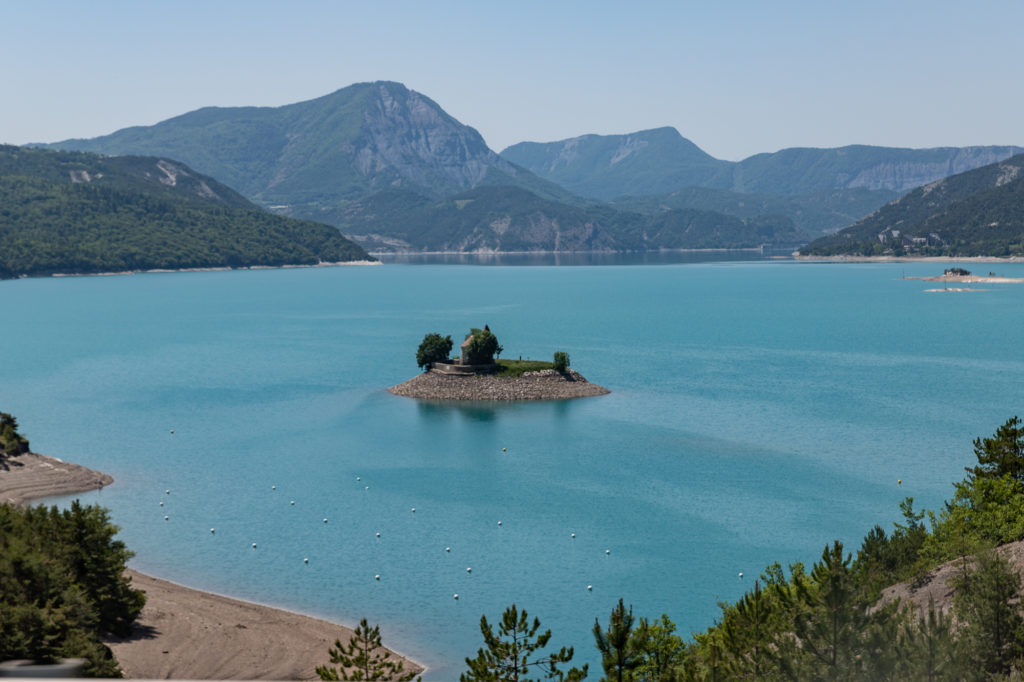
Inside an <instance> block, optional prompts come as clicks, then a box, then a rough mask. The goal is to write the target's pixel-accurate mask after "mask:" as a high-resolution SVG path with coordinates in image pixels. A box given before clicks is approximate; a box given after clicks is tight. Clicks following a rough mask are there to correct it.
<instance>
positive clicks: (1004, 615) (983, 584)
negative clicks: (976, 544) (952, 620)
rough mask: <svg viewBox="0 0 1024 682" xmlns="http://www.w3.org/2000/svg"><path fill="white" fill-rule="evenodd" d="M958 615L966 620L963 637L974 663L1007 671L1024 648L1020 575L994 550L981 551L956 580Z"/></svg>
mask: <svg viewBox="0 0 1024 682" xmlns="http://www.w3.org/2000/svg"><path fill="white" fill-rule="evenodd" d="M954 586H955V587H956V590H957V592H956V597H955V599H954V606H955V609H956V616H957V619H958V620H960V621H962V622H964V623H966V625H965V627H964V629H963V631H962V633H961V635H960V641H961V642H962V643H963V644H964V647H965V653H966V655H967V657H968V659H969V660H970V664H971V667H973V668H974V669H976V670H983V671H985V672H987V673H989V674H994V675H1004V674H1006V673H1008V672H1009V670H1010V667H1011V665H1012V664H1013V660H1014V659H1015V658H1016V657H1017V656H1019V655H1020V654H1021V653H1022V651H1024V647H1022V645H1024V619H1022V618H1021V615H1020V612H1019V611H1018V610H1017V604H1016V601H1017V597H1018V595H1019V594H1020V587H1021V580H1020V575H1018V574H1017V572H1016V571H1014V570H1013V567H1012V566H1011V565H1010V563H1009V562H1008V561H1006V560H1005V559H1003V558H1001V557H1000V556H999V555H997V554H996V553H995V552H994V551H991V550H989V551H985V552H981V553H980V554H978V555H977V556H976V557H975V563H974V566H973V568H971V569H970V570H968V571H967V573H966V575H963V576H960V577H959V578H958V579H957V580H956V581H955V582H954Z"/></svg>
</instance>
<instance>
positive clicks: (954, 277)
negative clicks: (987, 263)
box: [903, 268, 1024, 293]
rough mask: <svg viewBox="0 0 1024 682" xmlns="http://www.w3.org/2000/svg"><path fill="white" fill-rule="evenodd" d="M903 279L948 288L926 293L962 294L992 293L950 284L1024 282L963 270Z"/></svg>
mask: <svg viewBox="0 0 1024 682" xmlns="http://www.w3.org/2000/svg"><path fill="white" fill-rule="evenodd" d="M903 279H918V280H922V281H924V282H943V283H944V284H945V285H946V286H944V287H943V288H941V289H925V292H931V293H935V292H940V293H941V292H954V293H955V292H962V291H991V290H990V289H976V288H974V287H965V286H952V287H951V286H949V285H950V284H1020V283H1021V282H1024V278H1022V277H1000V276H999V275H996V274H994V273H989V274H988V275H972V274H971V273H970V272H968V271H967V270H964V269H962V268H952V269H950V270H946V272H944V273H943V274H941V275H937V276H935V277H904V278H903Z"/></svg>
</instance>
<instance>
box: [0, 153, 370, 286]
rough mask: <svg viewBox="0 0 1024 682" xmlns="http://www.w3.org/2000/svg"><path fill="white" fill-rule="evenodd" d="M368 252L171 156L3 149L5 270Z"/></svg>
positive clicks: (262, 261)
mask: <svg viewBox="0 0 1024 682" xmlns="http://www.w3.org/2000/svg"><path fill="white" fill-rule="evenodd" d="M365 258H367V256H366V253H365V252H364V251H363V250H362V249H361V248H360V247H358V246H356V245H355V244H353V243H352V242H350V241H348V240H347V239H345V238H344V237H343V236H342V235H341V233H339V232H338V231H337V230H336V229H335V228H332V227H330V226H328V225H323V224H319V223H312V222H308V221H300V220H293V219H290V218H284V217H282V216H277V215H273V214H270V213H267V212H266V211H264V210H262V209H259V208H257V207H256V206H254V205H253V204H251V203H250V202H248V201H247V200H246V199H245V198H244V197H242V196H241V195H239V194H238V193H237V192H234V191H233V190H231V189H229V188H227V187H225V186H224V185H221V184H220V183H218V182H216V181H215V180H213V179H212V178H209V177H206V176H203V175H200V174H199V173H196V172H195V171H192V170H191V169H189V168H188V167H187V166H184V165H182V164H180V163H177V162H174V161H170V160H167V159H157V158H151V157H100V156H97V155H94V154H84V153H79V152H56V151H47V150H41V149H28V148H22V147H10V146H3V147H0V278H10V277H19V276H24V275H47V274H53V273H95V272H124V271H132V270H151V269H183V268H206V267H247V266H253V265H267V266H274V265H313V264H317V263H320V262H341V261H350V260H359V259H365Z"/></svg>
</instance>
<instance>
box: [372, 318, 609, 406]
mask: <svg viewBox="0 0 1024 682" xmlns="http://www.w3.org/2000/svg"><path fill="white" fill-rule="evenodd" d="M452 346H453V342H452V337H451V336H441V335H440V334H436V333H434V334H427V335H426V336H425V337H423V342H422V343H421V344H420V347H419V349H418V350H417V351H416V363H417V364H418V365H419V367H420V368H421V369H423V370H424V372H423V374H420V375H419V376H416V377H413V378H412V379H409V380H408V381H406V382H403V383H401V384H398V385H397V386H392V387H391V388H389V389H388V391H389V392H391V393H393V394H394V395H400V396H405V397H407V398H419V399H423V400H568V399H570V398H587V397H591V396H598V395H605V394H607V393H610V392H611V391H609V390H608V389H606V388H604V387H603V386H598V385H597V384H592V383H590V382H589V381H587V380H586V379H585V378H584V377H583V375H582V374H580V373H579V372H577V371H575V370H572V369H569V354H568V353H566V352H564V351H556V352H555V353H554V356H553V359H552V361H551V362H545V361H541V360H522V359H519V360H501V359H500V357H501V353H502V352H503V350H504V348H503V347H502V346H501V344H499V343H498V339H497V337H495V336H494V334H493V333H492V332H491V330H490V328H489V327H488V326H487V325H484V328H483V329H475V328H474V329H472V330H470V333H469V334H467V335H466V338H465V340H464V341H463V342H462V344H461V345H460V346H459V356H458V357H457V358H451V357H449V355H450V354H451V351H452Z"/></svg>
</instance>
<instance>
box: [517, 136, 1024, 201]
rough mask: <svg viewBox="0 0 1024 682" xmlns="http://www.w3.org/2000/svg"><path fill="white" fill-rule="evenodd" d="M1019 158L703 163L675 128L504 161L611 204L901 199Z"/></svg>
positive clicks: (858, 151)
mask: <svg viewBox="0 0 1024 682" xmlns="http://www.w3.org/2000/svg"><path fill="white" fill-rule="evenodd" d="M1021 152H1024V148H1022V147H1014V146H1001V147H937V148H934V149H904V148H895V147H873V146H867V145H850V146H846V147H838V148H834V149H818V148H810V147H794V148H790V149H783V150H780V151H778V152H774V153H770V154H756V155H754V156H751V157H749V158H746V159H744V160H743V161H739V162H735V163H734V162H729V161H721V160H718V159H715V158H714V157H712V156H710V155H708V154H707V153H705V152H704V151H703V150H701V149H700V148H699V147H697V146H696V145H695V144H693V143H692V142H690V141H689V140H687V139H686V138H684V137H682V136H681V135H680V134H679V133H678V132H677V131H676V130H675V129H674V128H658V129H655V130H647V131H641V132H637V133H630V134H627V135H584V136H582V137H574V138H570V139H567V140H560V141H558V142H546V143H538V142H521V143H519V144H516V145H512V146H511V147H508V148H507V149H505V150H504V151H502V152H501V155H502V156H503V157H505V158H506V159H508V160H509V161H512V162H514V163H517V164H519V165H521V166H523V167H525V168H527V169H529V170H531V171H533V172H534V173H536V174H537V175H539V176H541V177H542V178H545V179H548V180H551V181H553V182H558V183H559V184H561V185H562V186H564V187H565V188H566V189H568V190H570V191H572V192H575V193H577V194H580V195H582V196H587V197H593V198H597V199H604V200H609V199H615V198H618V197H621V196H624V195H634V196H642V195H652V194H663V193H667V192H672V191H674V190H679V189H682V188H685V187H691V186H692V187H706V188H712V189H725V190H731V191H734V192H758V193H763V194H772V195H778V196H800V195H807V194H813V193H817V192H823V191H829V190H834V189H866V190H886V191H890V192H900V193H902V192H906V191H908V190H910V189H913V188H914V187H918V186H920V185H924V184H927V183H929V182H934V181H935V180H939V179H941V178H944V177H947V176H949V175H953V174H956V173H962V172H964V171H968V170H971V169H973V168H978V167H980V166H984V165H986V164H990V163H994V162H996V161H1001V160H1003V159H1006V158H1009V157H1010V156H1013V155H1014V154H1019V153H1021ZM879 205H880V204H879Z"/></svg>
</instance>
